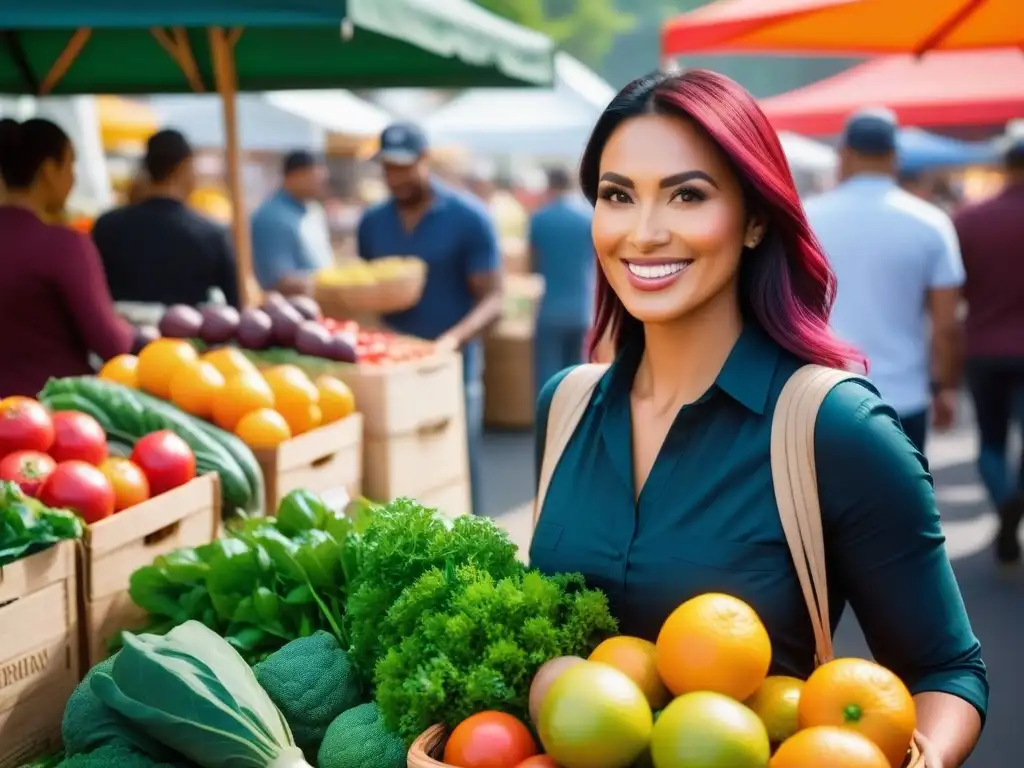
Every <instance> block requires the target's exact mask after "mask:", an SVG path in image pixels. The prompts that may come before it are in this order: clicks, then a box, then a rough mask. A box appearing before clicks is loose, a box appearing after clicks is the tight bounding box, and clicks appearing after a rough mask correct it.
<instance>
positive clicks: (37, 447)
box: [0, 395, 53, 458]
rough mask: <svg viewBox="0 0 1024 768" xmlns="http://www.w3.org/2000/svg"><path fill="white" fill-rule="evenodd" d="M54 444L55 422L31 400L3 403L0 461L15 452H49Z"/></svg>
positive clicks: (14, 399) (12, 399)
mask: <svg viewBox="0 0 1024 768" xmlns="http://www.w3.org/2000/svg"><path fill="white" fill-rule="evenodd" d="M51 445H53V420H52V419H51V418H50V412H49V411H47V410H46V408H44V407H43V406H42V404H41V403H39V402H37V401H35V400H33V399H32V398H30V397H20V396H18V395H15V396H14V397H5V398H4V399H3V400H0V458H2V457H4V456H6V455H7V454H8V453H14V451H42V452H43V453H46V451H48V450H50V446H51Z"/></svg>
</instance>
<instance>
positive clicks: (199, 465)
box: [39, 376, 261, 515]
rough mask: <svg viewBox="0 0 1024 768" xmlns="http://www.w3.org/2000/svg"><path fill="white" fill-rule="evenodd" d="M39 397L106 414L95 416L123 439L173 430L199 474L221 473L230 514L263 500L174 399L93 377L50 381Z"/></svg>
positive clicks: (251, 508) (63, 406) (61, 405)
mask: <svg viewBox="0 0 1024 768" xmlns="http://www.w3.org/2000/svg"><path fill="white" fill-rule="evenodd" d="M39 400H40V402H42V403H43V404H44V405H46V406H48V407H50V408H52V409H53V410H75V411H82V412H84V413H89V414H90V415H93V416H96V414H97V413H99V414H101V415H102V416H103V418H100V417H99V416H96V419H97V421H99V422H100V424H102V425H103V426H104V429H105V430H107V434H108V435H109V436H111V437H113V438H114V439H115V440H117V441H118V442H122V443H130V444H134V443H135V441H136V440H138V439H139V438H141V437H144V436H146V435H148V434H149V433H150V432H156V431H158V430H161V429H169V430H171V431H172V432H175V433H176V434H177V435H178V436H179V437H181V438H182V439H183V440H184V441H185V442H186V443H188V444H189V447H191V448H192V451H193V452H194V453H195V456H196V469H197V471H198V472H200V473H206V472H217V473H218V474H219V475H220V480H221V493H222V495H223V500H224V513H225V514H226V515H230V514H232V513H233V512H234V510H235V509H236V508H239V509H243V510H246V511H250V512H251V511H254V510H256V509H257V508H258V507H259V505H260V503H261V498H260V494H258V493H255V492H254V491H253V489H252V487H251V485H250V480H249V476H248V475H247V474H246V473H245V472H244V471H243V470H242V467H241V466H239V463H238V462H237V461H236V460H235V458H234V456H233V454H232V453H231V452H230V451H228V450H227V449H226V448H225V447H224V446H223V445H222V444H221V443H219V442H218V441H217V440H216V439H215V438H214V437H213V436H211V435H210V434H209V433H208V432H207V431H206V430H205V429H203V428H202V426H201V422H200V421H199V420H198V419H196V418H193V417H192V416H189V415H188V414H187V413H184V412H183V411H181V410H179V409H177V408H175V407H174V406H173V405H171V404H170V403H167V402H165V401H163V400H158V399H156V398H153V397H150V396H149V395H144V394H143V393H141V392H136V391H134V390H132V389H129V388H127V387H123V386H121V385H120V384H115V383H114V382H110V381H103V380H101V379H97V378H94V377H91V376H81V377H73V378H65V379H50V380H49V381H48V382H47V383H46V386H45V387H43V391H42V392H40V394H39ZM253 461H255V458H254V459H253Z"/></svg>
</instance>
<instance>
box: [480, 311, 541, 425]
mask: <svg viewBox="0 0 1024 768" xmlns="http://www.w3.org/2000/svg"><path fill="white" fill-rule="evenodd" d="M534 343H535V340H534V327H533V323H532V322H527V321H522V320H520V321H510V320H509V321H502V322H501V323H499V324H498V325H497V326H496V327H495V328H494V330H493V331H492V332H491V333H490V334H489V335H488V336H487V338H486V339H485V340H484V425H485V426H488V427H500V428H503V429H530V428H531V427H532V426H533V420H534V410H535V408H536V385H535V383H534V371H533V368H534V365H533V363H534V354H533V345H534Z"/></svg>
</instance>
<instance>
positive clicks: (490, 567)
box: [345, 498, 523, 680]
mask: <svg viewBox="0 0 1024 768" xmlns="http://www.w3.org/2000/svg"><path fill="white" fill-rule="evenodd" d="M357 553H358V563H357V564H356V568H355V573H354V574H353V575H350V577H349V578H350V581H349V599H348V604H347V605H346V611H345V622H346V625H347V627H348V634H349V637H350V639H351V642H352V646H351V649H350V655H351V658H352V663H353V664H355V666H356V669H358V670H359V672H360V673H361V674H362V675H363V676H364V677H365V678H366V679H367V680H369V679H371V678H372V676H373V669H374V666H375V665H376V664H377V661H378V660H379V659H381V658H382V657H383V656H384V654H385V653H386V652H387V650H388V648H390V647H391V645H392V644H394V642H395V638H394V637H393V636H391V635H386V634H385V633H384V631H383V630H382V628H381V624H382V621H383V620H384V617H385V615H386V614H387V612H388V609H389V608H390V607H391V604H392V603H394V602H395V600H397V599H398V597H399V596H400V595H401V594H402V591H403V590H404V589H405V588H406V587H408V586H409V585H411V584H413V583H414V582H415V581H416V580H417V579H418V578H419V577H420V576H422V575H423V574H424V573H426V572H427V571H429V570H431V569H432V568H440V567H444V566H445V565H446V564H448V563H452V564H455V565H462V564H463V563H470V562H472V563H476V564H477V565H478V566H480V568H482V569H484V570H486V571H488V572H490V573H491V574H492V575H493V576H494V577H495V578H499V579H500V578H503V577H505V576H509V575H513V574H517V573H519V572H521V571H522V569H523V566H522V564H521V563H520V562H519V561H518V560H517V559H516V546H515V544H513V543H512V542H511V541H510V540H509V538H508V534H507V533H505V532H504V531H503V530H501V529H500V528H498V526H497V525H495V524H494V522H493V521H492V520H490V519H488V518H483V517H472V516H464V517H458V518H456V519H455V520H454V521H449V520H447V519H445V518H443V517H442V516H441V515H439V514H438V512H437V510H435V509H430V508H428V507H424V506H422V505H421V504H418V503H416V502H415V501H412V500H411V499H405V498H401V499H397V500H395V501H392V502H391V503H389V504H387V505H386V506H385V507H383V508H382V509H379V510H377V511H376V513H375V514H374V516H373V519H372V520H371V522H370V524H369V526H368V527H367V528H366V532H365V533H364V535H363V538H362V542H361V545H360V547H359V548H358V550H357Z"/></svg>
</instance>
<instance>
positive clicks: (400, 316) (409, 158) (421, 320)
mask: <svg viewBox="0 0 1024 768" xmlns="http://www.w3.org/2000/svg"><path fill="white" fill-rule="evenodd" d="M377 159H378V161H379V162H380V163H381V166H382V168H383V170H384V180H385V182H386V183H387V186H388V189H389V190H390V191H391V197H390V198H389V199H388V200H386V201H384V202H383V203H380V204H378V205H375V206H373V207H372V208H370V209H368V210H367V211H366V212H365V213H364V214H363V217H362V220H361V221H360V222H359V231H358V242H359V255H360V256H361V257H362V258H364V259H376V258H380V257H382V256H399V255H402V256H418V257H420V258H421V259H423V260H424V261H425V262H426V264H427V282H426V286H425V288H424V290H423V297H422V298H421V299H420V302H419V303H418V304H417V305H416V306H414V307H412V308H411V309H408V310H406V311H405V312H398V313H396V314H393V315H388V316H387V317H385V318H384V320H385V322H386V323H387V324H388V326H390V327H391V328H393V329H394V330H396V331H398V332H400V333H406V334H410V335H412V336H418V337H420V338H424V339H436V340H437V341H438V342H439V343H440V344H441V345H442V346H445V347H448V348H450V349H460V350H461V351H462V354H463V366H464V379H465V390H466V421H467V429H468V442H469V464H470V481H471V483H472V505H473V510H474V512H475V513H477V514H480V513H482V511H483V510H482V508H481V506H480V503H479V498H480V497H479V491H480V473H479V459H480V441H481V438H482V434H483V384H482V371H483V349H482V343H481V340H480V335H481V333H482V332H483V331H484V330H485V329H486V328H487V327H488V326H489V325H490V324H491V323H493V322H494V321H495V320H497V319H498V317H499V316H500V314H501V308H502V295H501V271H500V262H501V257H500V253H499V248H498V236H497V232H496V230H495V227H494V223H493V222H492V221H491V218H490V216H489V214H488V213H487V210H486V208H485V207H484V205H483V204H482V203H481V202H480V201H478V200H476V199H475V198H472V197H471V196H469V195H466V194H463V193H460V192H457V191H455V190H453V189H450V188H448V187H446V186H444V185H443V184H441V183H440V182H439V181H437V180H436V179H434V178H432V177H431V175H430V171H429V168H428V164H427V139H426V136H425V134H424V133H423V131H422V130H421V129H420V128H419V127H418V126H416V125H412V124H406V123H397V124H395V125H391V126H389V127H388V128H387V129H385V131H384V133H383V134H381V139H380V152H379V153H378V155H377Z"/></svg>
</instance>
